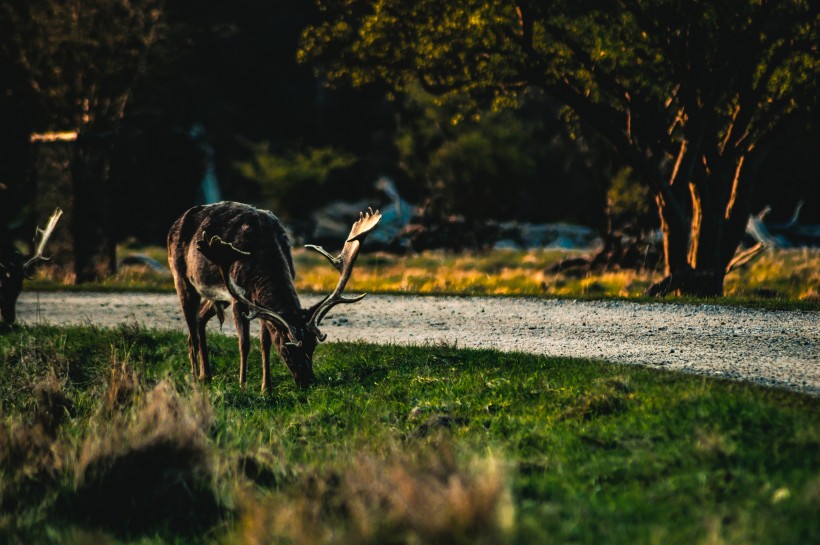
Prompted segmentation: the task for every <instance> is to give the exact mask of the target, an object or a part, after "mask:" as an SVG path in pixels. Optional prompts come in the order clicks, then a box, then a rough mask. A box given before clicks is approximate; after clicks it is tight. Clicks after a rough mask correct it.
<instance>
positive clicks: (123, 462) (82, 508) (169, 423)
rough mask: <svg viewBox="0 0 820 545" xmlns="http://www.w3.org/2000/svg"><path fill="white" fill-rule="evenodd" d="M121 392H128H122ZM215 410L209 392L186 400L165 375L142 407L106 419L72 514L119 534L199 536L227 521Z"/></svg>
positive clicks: (79, 481) (85, 454)
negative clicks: (214, 438) (215, 445)
mask: <svg viewBox="0 0 820 545" xmlns="http://www.w3.org/2000/svg"><path fill="white" fill-rule="evenodd" d="M120 391H121V390H120ZM212 423H213V414H212V411H211V409H210V405H209V403H208V400H207V397H205V396H204V395H202V394H201V393H200V392H198V391H196V390H195V391H194V392H193V395H192V396H191V397H190V398H189V399H183V398H182V397H181V396H180V394H179V393H177V391H176V390H175V387H174V385H173V384H172V383H171V382H170V381H168V380H163V381H162V382H160V383H159V384H157V385H156V386H155V387H154V388H153V389H152V390H150V391H149V392H147V394H146V396H145V398H144V399H143V400H141V404H140V406H138V407H137V408H136V410H134V411H131V412H130V413H126V414H125V415H122V416H115V417H114V418H113V419H111V420H109V421H104V422H103V423H101V424H100V425H99V426H98V427H97V428H96V429H94V430H93V431H92V433H91V434H90V435H89V436H88V437H87V438H86V439H85V441H84V443H83V445H82V447H81V450H80V455H79V459H78V461H77V467H76V470H75V471H76V490H75V492H74V494H72V495H71V497H70V498H69V501H68V505H70V506H72V508H73V515H74V516H75V517H77V518H78V519H80V520H84V521H86V522H87V523H90V524H92V525H97V526H101V527H103V528H107V529H110V530H112V531H114V532H116V533H124V534H126V535H127V534H132V533H137V532H155V531H158V530H166V529H167V530H170V531H173V532H175V533H194V532H199V531H202V529H203V528H207V527H208V526H209V525H210V524H212V522H213V521H214V520H216V519H219V518H220V516H221V515H220V511H221V509H220V505H219V498H218V497H217V494H216V491H215V488H214V482H213V481H214V479H215V474H214V467H213V461H212V458H213V452H212V445H211V443H210V442H209V440H208V437H207V433H208V430H209V429H210V427H211V425H212Z"/></svg>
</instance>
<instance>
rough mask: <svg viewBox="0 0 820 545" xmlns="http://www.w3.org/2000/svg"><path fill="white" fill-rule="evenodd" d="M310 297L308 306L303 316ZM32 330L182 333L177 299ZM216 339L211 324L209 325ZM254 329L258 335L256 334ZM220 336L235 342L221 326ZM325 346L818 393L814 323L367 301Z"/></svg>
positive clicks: (42, 303) (818, 327) (82, 312)
mask: <svg viewBox="0 0 820 545" xmlns="http://www.w3.org/2000/svg"><path fill="white" fill-rule="evenodd" d="M316 299H317V298H316V297H305V298H304V300H303V304H305V305H306V306H307V305H308V304H310V303H312V302H313V301H315V300H316ZM17 314H18V319H19V320H20V321H21V322H25V323H28V324H33V323H38V322H39V323H49V324H54V325H57V324H95V325H98V326H104V327H113V326H116V325H118V324H120V323H123V322H125V323H136V324H139V325H143V326H146V327H150V328H163V329H164V328H171V329H176V330H180V331H184V330H185V324H184V322H183V320H182V313H181V311H180V309H179V303H178V300H177V298H176V296H175V295H170V294H119V293H118V294H102V293H32V292H24V293H23V294H22V295H21V297H20V300H19V301H18V305H17ZM209 328H210V329H211V330H212V331H218V330H219V323H218V322H217V320H215V319H214V320H212V321H211V323H210V324H209ZM254 329H255V330H257V329H258V326H257V325H254ZM222 331H223V332H224V333H227V334H231V335H233V334H234V328H233V324H232V323H231V322H230V319H228V320H226V324H225V325H224V326H223V329H222ZM322 331H323V332H325V333H327V334H328V340H329V341H334V340H337V341H354V340H364V341H368V342H374V343H382V344H384V343H394V344H415V345H425V344H440V343H446V344H450V345H456V346H458V347H469V348H494V349H498V350H502V351H520V352H528V353H533V354H544V355H550V356H566V357H582V358H595V359H602V360H607V361H612V362H618V363H626V364H641V365H648V366H651V367H658V368H663V369H670V370H678V371H685V372H692V373H698V374H704V375H710V376H716V377H723V378H729V379H734V380H746V381H751V382H755V383H758V384H763V385H767V386H772V387H777V388H786V389H789V390H794V391H800V392H806V393H809V394H811V395H814V396H818V395H820V313H814V312H801V311H763V310H753V309H744V308H733V307H724V306H713V305H675V304H646V303H641V304H636V303H628V302H622V301H603V302H574V301H557V300H543V299H523V298H508V297H433V296H398V295H371V296H368V297H367V298H366V299H365V300H364V301H362V302H360V303H357V304H355V305H341V306H339V307H336V308H335V309H334V310H333V311H332V312H331V313H330V314H329V315H328V316H327V317H326V318H325V321H324V322H323V323H322Z"/></svg>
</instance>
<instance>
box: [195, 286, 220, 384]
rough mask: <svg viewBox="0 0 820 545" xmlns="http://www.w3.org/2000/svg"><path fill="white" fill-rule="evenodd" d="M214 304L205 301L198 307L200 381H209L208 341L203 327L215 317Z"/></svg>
mask: <svg viewBox="0 0 820 545" xmlns="http://www.w3.org/2000/svg"><path fill="white" fill-rule="evenodd" d="M214 307H215V303H212V302H211V301H205V302H204V303H202V304H201V305H200V307H199V313H198V315H197V340H198V343H197V349H198V351H199V378H200V379H201V380H210V379H211V364H210V361H209V360H208V341H207V338H206V336H205V327H206V326H207V325H208V320H210V319H211V318H213V317H214V316H215V315H216V312H217V311H216V308H214Z"/></svg>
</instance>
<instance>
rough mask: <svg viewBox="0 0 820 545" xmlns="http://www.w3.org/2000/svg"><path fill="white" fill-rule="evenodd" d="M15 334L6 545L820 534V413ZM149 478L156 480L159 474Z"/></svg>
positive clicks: (755, 401)
mask: <svg viewBox="0 0 820 545" xmlns="http://www.w3.org/2000/svg"><path fill="white" fill-rule="evenodd" d="M210 340H211V348H212V352H213V363H214V366H215V369H214V374H215V376H214V380H213V381H212V382H211V383H210V384H208V385H204V386H203V385H199V384H196V383H193V382H192V381H190V380H189V379H188V368H189V367H188V361H187V355H186V352H187V348H186V342H185V339H184V337H183V336H182V335H180V334H176V333H171V332H157V331H149V330H144V329H139V328H135V327H122V328H120V329H119V330H104V329H95V328H88V327H76V328H55V327H23V328H15V329H12V330H7V331H5V332H3V333H0V415H2V420H0V542H6V543H30V542H43V543H65V542H69V543H71V542H73V543H87V542H94V543H99V542H103V543H105V542H114V543H118V542H125V543H166V542H178V543H197V542H206V543H214V542H215V543H228V544H245V543H299V544H308V543H373V544H375V543H521V544H524V543H616V544H617V543H629V544H632V543H670V544H674V543H681V544H690V543H743V544H747V543H761V544H765V543H771V544H789V543H795V544H798V543H801V544H802V543H817V542H818V541H820V400H818V399H817V398H813V397H808V396H805V395H799V394H793V393H788V392H783V391H778V390H771V389H762V388H759V387H754V386H751V385H747V384H740V383H732V382H726V381H718V380H710V379H706V378H703V377H698V376H693V375H686V374H678V373H668V372H661V371H656V370H651V369H646V368H641V367H631V366H620V365H612V364H606V363H601V362H594V361H587V360H572V359H563V358H544V357H536V356H529V355H522V354H502V353H499V352H494V351H474V350H456V349H454V348H451V347H447V346H432V347H427V348H407V347H397V346H373V345H367V344H344V343H330V344H323V345H321V346H320V347H319V349H318V351H317V353H316V358H315V360H316V361H315V367H316V371H317V377H318V384H317V385H316V386H315V387H313V388H311V389H309V390H306V391H300V390H298V389H296V387H295V386H294V384H293V381H292V379H291V378H290V376H289V375H288V373H287V371H286V370H285V368H284V366H283V365H282V364H281V363H280V364H278V365H277V366H275V368H274V370H273V371H274V376H273V382H274V387H273V391H272V392H270V394H269V395H262V394H260V393H258V387H259V384H260V372H259V354H258V351H257V349H256V347H254V352H252V355H251V373H250V376H249V386H248V389H247V390H246V391H242V390H240V389H239V387H238V384H237V375H238V355H237V348H236V341H235V339H231V338H228V337H223V336H219V335H214V336H211V337H210ZM145 467H151V468H154V470H153V471H148V472H145V471H144V468H145Z"/></svg>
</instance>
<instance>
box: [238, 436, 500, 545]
mask: <svg viewBox="0 0 820 545" xmlns="http://www.w3.org/2000/svg"><path fill="white" fill-rule="evenodd" d="M293 490H296V491H300V492H302V495H300V496H298V497H292V496H289V495H287V494H284V493H279V494H274V495H271V496H268V497H264V498H259V497H254V496H252V495H251V494H247V495H246V496H245V500H244V502H243V503H244V515H243V516H242V518H241V522H240V524H239V529H240V530H239V531H238V532H237V534H236V535H235V536H234V540H233V542H235V543H237V544H247V545H257V544H259V545H261V544H267V543H294V544H298V545H321V544H336V543H338V544H360V545H365V544H374V545H375V544H385V545H387V544H422V543H424V544H431V545H432V544H451V543H452V544H458V543H471V544H481V543H487V544H490V543H500V542H503V540H504V537H505V535H506V532H507V531H508V530H510V529H511V528H512V525H513V519H514V514H513V505H512V498H511V495H510V491H509V487H508V481H507V479H506V477H505V474H504V471H503V469H502V467H501V464H500V463H499V462H498V461H497V460H496V459H494V458H491V457H488V458H484V459H474V460H472V461H468V462H459V461H458V460H457V459H456V456H455V454H454V452H453V449H452V448H451V447H450V445H449V444H447V443H444V442H440V441H439V442H435V443H433V445H432V446H427V447H425V448H423V449H422V451H421V452H420V453H418V454H416V455H411V454H408V453H406V452H402V451H400V450H398V449H394V450H393V451H392V452H391V453H389V454H388V456H387V457H379V456H376V455H374V454H364V453H363V454H360V455H359V456H358V457H357V458H356V459H355V460H353V461H352V463H351V464H350V466H349V467H347V468H346V469H344V470H341V471H340V472H338V473H337V472H334V473H331V474H327V475H310V476H308V477H307V478H306V479H305V481H304V482H303V483H302V484H301V485H299V486H296V487H294V488H292V489H291V492H290V493H291V494H292V493H293Z"/></svg>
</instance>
